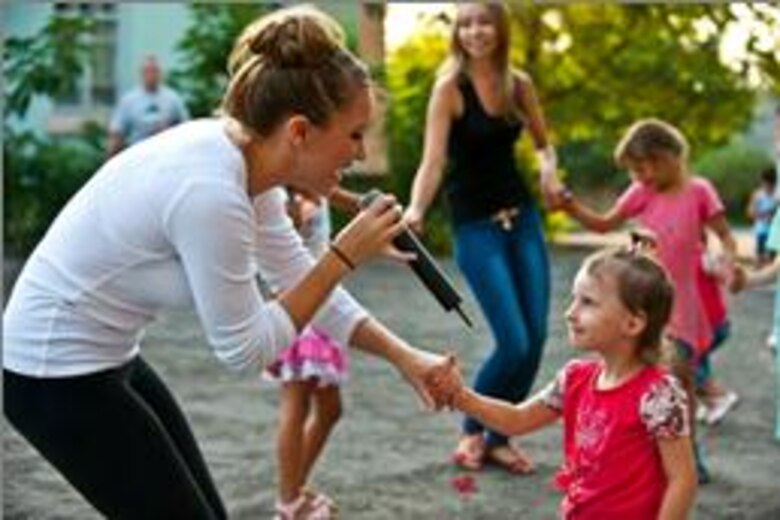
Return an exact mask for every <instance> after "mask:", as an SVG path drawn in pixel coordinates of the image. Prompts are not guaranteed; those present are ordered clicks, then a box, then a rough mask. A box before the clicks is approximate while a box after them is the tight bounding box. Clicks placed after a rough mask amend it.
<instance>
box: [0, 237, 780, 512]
mask: <svg viewBox="0 0 780 520" xmlns="http://www.w3.org/2000/svg"><path fill="white" fill-rule="evenodd" d="M582 256H583V253H582V252H581V251H578V250H577V251H575V250H571V249H554V250H553V252H552V259H553V266H554V273H553V276H554V297H553V304H552V314H551V318H550V339H549V341H548V344H547V347H546V352H545V356H544V359H543V361H542V368H541V371H540V374H539V377H538V379H537V382H536V385H535V388H538V387H539V386H541V385H543V384H544V383H545V382H546V381H548V380H549V378H550V377H551V376H552V375H553V374H554V372H555V370H556V369H557V368H559V367H560V366H561V365H562V364H563V363H564V362H565V361H566V360H567V359H568V358H570V357H571V356H573V355H574V352H573V351H572V350H571V349H570V347H568V346H567V344H566V342H565V330H564V327H563V319H562V312H563V308H564V305H565V301H566V298H567V295H568V290H569V284H570V282H571V279H572V277H573V274H574V272H575V270H576V268H577V266H578V264H579V261H580V260H581V258H582ZM445 265H446V268H447V270H448V271H449V272H450V273H451V274H452V276H453V278H454V279H455V281H456V283H457V284H458V285H459V286H460V287H461V288H464V284H463V280H462V278H460V277H459V276H458V275H457V273H456V270H455V267H454V266H453V265H452V263H451V262H446V263H445ZM6 283H8V280H6ZM347 285H348V286H349V287H350V289H352V291H353V293H354V294H355V295H357V296H358V298H359V299H360V300H361V301H362V302H363V303H364V304H365V305H366V306H367V307H368V308H369V309H371V310H372V311H373V312H374V314H375V315H376V316H378V317H379V318H380V319H382V320H383V321H385V322H386V323H387V324H388V325H389V326H390V327H391V328H392V329H393V330H396V331H397V332H399V333H400V334H401V335H402V336H404V337H405V338H406V339H408V340H409V341H410V342H412V343H413V344H415V345H419V346H424V347H426V348H430V349H435V350H450V349H451V350H454V351H456V352H457V353H458V355H459V356H460V357H461V360H462V363H463V365H464V366H465V367H466V370H467V372H468V373H469V374H471V373H473V371H474V369H475V368H476V367H477V366H478V363H479V361H480V360H481V359H482V358H483V357H484V356H485V354H486V352H487V349H488V348H489V346H490V337H489V333H488V331H487V328H486V325H485V322H484V320H483V319H482V317H481V316H480V314H479V311H478V308H477V306H476V304H475V303H474V301H473V299H471V297H470V295H468V291H466V290H465V289H464V293H466V295H467V301H466V308H467V310H468V312H469V313H470V314H471V315H472V316H473V317H474V318H475V321H476V328H475V330H474V331H469V330H467V329H466V328H465V327H464V326H462V325H461V323H460V321H459V320H458V318H457V317H456V316H455V315H448V314H445V313H444V312H443V311H441V310H440V308H439V307H438V306H437V304H436V303H435V301H433V299H432V298H431V297H430V296H429V295H427V294H426V293H425V292H424V291H423V290H421V289H420V288H419V286H418V282H417V281H416V280H415V279H414V278H413V277H412V276H411V275H410V274H409V273H408V271H406V270H405V269H403V268H402V267H400V266H396V265H389V264H383V263H377V264H374V265H372V266H369V267H367V268H364V269H363V270H362V271H361V272H359V273H357V274H356V275H355V276H354V277H353V278H352V279H351V280H350V281H349V283H348V284H347ZM771 305H772V292H771V291H769V290H763V291H757V292H754V293H750V294H747V295H744V296H741V297H740V298H738V299H735V300H734V301H733V302H732V308H731V315H732V321H733V324H734V328H733V334H732V338H731V340H730V341H729V342H728V344H727V346H726V347H725V348H724V350H723V351H722V352H721V353H720V354H719V355H718V356H716V360H715V367H716V373H717V374H718V375H719V376H720V377H721V378H722V380H723V381H724V382H725V383H727V384H728V385H730V386H732V387H733V388H735V389H736V390H737V391H738V392H739V393H740V396H741V397H742V400H741V404H740V405H739V407H738V408H737V409H736V410H735V411H734V412H733V413H732V414H730V415H729V416H728V417H727V418H726V420H725V422H724V423H723V424H722V425H720V426H719V427H717V428H710V429H705V430H704V431H703V441H704V445H705V447H706V450H707V453H708V459H709V463H710V467H711V470H712V473H713V476H714V481H713V483H711V484H709V485H707V486H705V487H703V488H701V490H700V493H699V496H698V499H697V505H696V515H695V517H696V518H698V519H778V518H780V444H778V443H776V442H774V441H772V426H773V421H774V384H775V383H774V377H775V376H774V363H773V361H772V358H771V355H770V352H769V350H768V349H766V348H765V347H764V340H765V338H766V335H767V332H768V329H769V324H770V319H771ZM143 351H144V356H145V358H146V359H147V360H148V361H150V362H151V363H152V365H154V366H155V367H156V369H157V370H158V371H159V372H160V374H161V375H162V376H163V377H164V378H165V379H166V380H167V381H168V382H169V383H170V386H171V387H172V389H173V390H174V392H175V393H176V395H177V396H178V398H179V400H180V402H181V403H182V405H183V407H184V409H185V411H186V413H187V415H188V416H189V417H190V419H191V422H192V425H193V428H194V431H195V434H196V436H197V437H198V439H199V441H200V443H201V446H202V448H203V451H204V453H205V456H206V459H207V460H208V463H209V465H210V467H211V469H212V472H213V475H214V477H215V480H216V481H217V485H218V487H219V489H220V491H221V493H222V495H223V498H224V499H225V502H226V504H227V506H228V509H229V511H230V514H231V517H232V518H237V519H258V518H269V517H270V516H271V511H272V506H273V501H274V489H275V488H274V485H275V462H274V456H273V453H274V452H273V448H274V443H273V438H274V431H275V418H276V413H275V409H276V405H277V392H276V391H275V388H274V387H273V386H272V385H271V384H269V383H266V382H263V381H261V380H260V378H258V377H255V376H251V375H248V374H245V375H237V374H234V373H231V372H229V371H228V370H226V369H225V368H223V367H222V366H220V364H219V363H218V362H217V361H216V360H215V358H214V357H213V356H212V355H211V354H210V352H209V349H208V347H207V346H206V345H205V343H204V341H203V337H202V335H201V332H200V327H199V326H198V324H197V322H196V320H195V318H194V317H193V316H192V315H190V314H176V315H173V314H171V315H166V316H164V318H163V319H162V320H161V322H160V323H158V324H157V325H155V326H154V327H153V328H152V329H151V330H150V331H149V332H148V334H147V339H146V346H145V347H144V350H143ZM344 397H345V414H344V416H343V419H342V422H341V423H340V424H339V426H338V427H337V430H336V431H335V433H334V434H333V437H332V440H331V442H330V443H329V444H328V446H327V448H326V452H325V455H324V457H323V458H322V460H321V461H320V464H319V466H318V467H317V468H316V475H315V479H314V481H315V484H316V485H317V486H318V487H319V488H321V489H323V490H326V491H327V492H328V493H329V494H331V495H332V496H333V497H334V498H335V499H336V500H337V501H338V503H339V505H340V507H341V511H342V515H341V518H344V519H353V518H355V519H423V518H424V519H454V518H463V519H507V518H524V519H552V518H555V515H556V508H557V505H558V502H559V500H560V496H559V494H558V493H557V492H556V491H554V490H553V489H552V488H551V487H550V485H549V482H550V480H551V477H552V475H553V473H554V471H555V469H556V467H557V466H558V464H559V463H560V461H561V448H560V443H561V432H560V428H559V427H557V426H556V427H552V428H549V429H547V430H544V431H541V432H537V433H535V434H532V435H529V436H527V437H525V438H523V439H520V440H518V441H519V442H521V444H522V446H523V447H524V448H525V449H527V450H528V451H529V452H530V453H531V454H532V456H533V457H534V458H535V460H536V462H537V464H538V472H537V473H536V474H535V475H533V476H530V477H514V476H509V475H508V474H506V473H504V472H501V471H499V470H497V469H493V468H488V469H486V470H484V471H482V472H480V473H475V474H473V475H472V476H473V478H474V479H475V484H476V491H475V492H474V493H472V494H470V495H469V497H468V498H462V497H461V495H460V494H459V493H457V492H456V491H455V488H454V487H453V483H452V481H453V479H454V478H456V477H459V476H461V475H463V473H462V472H460V471H457V470H455V469H454V468H453V467H452V466H451V465H450V464H449V463H448V456H449V452H450V450H451V448H452V446H453V443H454V441H455V439H456V436H457V434H458V427H459V422H460V418H459V416H457V415H456V414H452V413H443V414H432V413H429V412H424V411H422V410H421V408H420V406H419V405H418V402H417V400H416V398H415V396H414V395H413V393H412V392H411V390H409V389H408V387H406V386H405V385H404V384H403V383H402V382H401V380H400V379H399V377H398V375H397V374H396V373H394V371H393V370H392V369H391V368H390V367H389V365H387V364H385V363H383V362H381V361H379V360H376V359H373V358H370V357H368V356H365V355H362V354H355V355H354V356H353V357H352V380H351V382H350V383H349V384H348V386H346V387H345V390H344ZM85 442H89V439H85ZM3 465H4V468H3V469H4V471H3V495H4V497H3V499H4V505H3V516H4V517H5V518H9V519H23V518H29V519H89V518H97V517H98V515H96V513H94V511H92V510H91V509H90V507H89V506H88V505H87V504H86V503H85V502H84V500H83V499H82V498H81V497H80V496H79V495H77V494H76V493H75V492H74V491H72V490H71V488H70V487H69V486H68V485H67V483H66V482H65V481H64V480H63V479H62V478H61V477H60V476H59V475H58V474H56V473H55V472H54V471H53V470H52V469H51V468H50V467H49V466H48V465H47V463H46V462H45V461H43V459H41V458H40V456H38V455H37V454H36V453H35V452H34V451H33V450H32V449H31V448H30V447H29V446H28V445H27V444H26V443H25V442H24V441H23V440H22V439H21V438H20V437H19V436H18V435H17V434H16V433H15V432H13V431H12V430H11V428H10V427H9V426H8V424H7V423H6V422H5V421H3ZM117 478H122V477H121V474H120V471H119V469H118V470H117Z"/></svg>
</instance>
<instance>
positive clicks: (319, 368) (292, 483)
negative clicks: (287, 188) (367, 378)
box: [266, 192, 347, 520]
mask: <svg viewBox="0 0 780 520" xmlns="http://www.w3.org/2000/svg"><path fill="white" fill-rule="evenodd" d="M288 212H289V214H290V216H291V218H292V219H293V221H294V222H295V224H296V227H297V229H298V231H299V232H300V234H301V237H302V239H303V241H304V243H305V244H306V246H307V247H308V248H309V249H310V250H311V252H312V254H313V255H314V256H319V255H321V254H323V253H324V252H325V251H326V249H327V245H328V241H329V238H330V217H329V213H328V203H327V201H326V200H324V199H323V200H319V201H314V200H312V199H310V198H307V197H306V196H304V195H301V194H298V193H294V192H290V200H289V203H288ZM346 375H347V354H346V352H345V349H344V348H343V347H342V346H341V345H339V344H338V343H336V342H335V341H334V340H333V339H332V338H330V337H329V336H328V335H327V334H326V333H325V332H323V331H321V330H319V329H317V328H316V327H313V326H308V327H306V328H305V329H304V330H303V331H302V332H301V334H300V335H299V336H298V338H297V339H296V340H295V342H294V343H293V344H292V345H290V346H289V347H288V348H287V349H285V350H284V351H282V353H281V354H280V355H279V356H278V357H277V359H276V360H275V361H274V362H273V363H271V365H269V366H268V367H267V369H266V376H268V377H269V378H270V379H273V380H277V381H280V382H281V400H280V414H279V427H278V432H277V439H276V456H277V466H278V472H279V475H278V480H279V481H278V493H279V496H278V498H277V502H276V519H277V520H299V519H307V520H327V519H330V518H335V517H336V505H335V503H334V502H333V501H332V500H331V499H330V498H329V497H327V496H326V495H324V494H321V493H317V492H315V491H313V490H311V488H308V487H307V481H308V479H309V476H310V474H311V471H312V468H313V467H314V463H315V462H316V460H317V458H318V457H319V455H320V454H321V453H322V449H323V447H324V446H325V442H326V441H327V439H328V436H329V435H330V432H331V431H332V430H333V427H334V426H335V425H336V423H337V422H338V420H339V418H340V416H341V392H340V390H339V385H340V384H341V383H342V382H343V381H344V379H345V378H346Z"/></svg>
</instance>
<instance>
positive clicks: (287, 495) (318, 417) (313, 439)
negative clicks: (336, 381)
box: [277, 381, 342, 503]
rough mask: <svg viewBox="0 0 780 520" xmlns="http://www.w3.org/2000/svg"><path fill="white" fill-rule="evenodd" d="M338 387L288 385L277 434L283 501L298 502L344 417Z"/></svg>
mask: <svg viewBox="0 0 780 520" xmlns="http://www.w3.org/2000/svg"><path fill="white" fill-rule="evenodd" d="M341 410H342V408H341V394H340V391H339V388H338V387H337V386H328V387H325V388H318V387H317V383H316V382H314V381H296V382H289V383H285V384H284V385H283V386H282V392H281V411H280V415H279V430H278V434H277V461H278V466H279V499H280V500H281V501H282V502H285V503H287V502H290V501H292V500H295V499H296V498H297V497H298V496H299V495H300V494H301V490H302V489H303V487H304V486H305V485H306V482H307V480H308V478H309V475H310V473H311V471H312V469H313V467H314V464H315V462H316V461H317V458H318V457H319V455H320V453H321V452H322V448H323V447H324V446H325V442H326V441H327V439H328V436H329V435H330V432H331V431H332V430H333V427H334V426H335V425H336V423H337V422H338V420H339V418H340V417H341Z"/></svg>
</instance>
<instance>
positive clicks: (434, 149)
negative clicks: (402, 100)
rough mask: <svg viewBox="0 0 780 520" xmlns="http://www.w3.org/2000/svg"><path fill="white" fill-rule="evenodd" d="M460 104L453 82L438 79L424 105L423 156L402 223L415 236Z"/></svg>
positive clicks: (433, 193)
mask: <svg viewBox="0 0 780 520" xmlns="http://www.w3.org/2000/svg"><path fill="white" fill-rule="evenodd" d="M460 102H461V100H460V95H459V94H458V91H457V85H456V82H455V79H454V78H453V77H450V76H445V77H442V78H439V80H438V81H437V82H436V85H435V86H434V88H433V92H432V93H431V99H430V101H429V102H428V112H427V115H426V120H425V144H424V148H423V157H422V161H421V162H420V166H419V168H418V169H417V173H416V174H415V177H414V182H413V184H412V193H411V197H410V201H409V206H408V208H407V210H406V213H405V214H404V220H405V221H406V222H407V223H408V224H409V226H410V227H411V228H412V229H414V230H415V231H416V232H418V233H422V231H423V227H424V225H423V221H424V219H425V212H426V211H428V208H429V207H430V205H431V204H432V203H433V200H434V199H435V198H436V193H437V192H438V191H439V186H440V185H441V180H442V174H443V171H444V165H445V163H446V161H447V140H448V138H449V134H450V127H451V126H452V120H453V118H454V116H455V114H456V113H457V107H458V104H459V103H460Z"/></svg>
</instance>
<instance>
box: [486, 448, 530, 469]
mask: <svg viewBox="0 0 780 520" xmlns="http://www.w3.org/2000/svg"><path fill="white" fill-rule="evenodd" d="M504 450H506V451H504ZM501 452H503V453H505V455H497V453H501ZM509 454H511V455H509ZM507 455H509V456H507ZM485 460H487V461H488V462H490V463H491V464H494V465H496V466H498V467H500V468H502V469H504V470H506V471H508V472H509V473H511V474H513V475H530V474H531V473H533V472H534V471H535V470H536V467H535V466H534V463H533V461H532V460H531V459H530V458H529V457H528V456H527V455H526V454H525V453H523V451H522V450H520V449H518V448H514V447H512V446H509V445H508V444H502V445H499V446H493V447H491V448H490V449H488V450H487V452H486V454H485Z"/></svg>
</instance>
